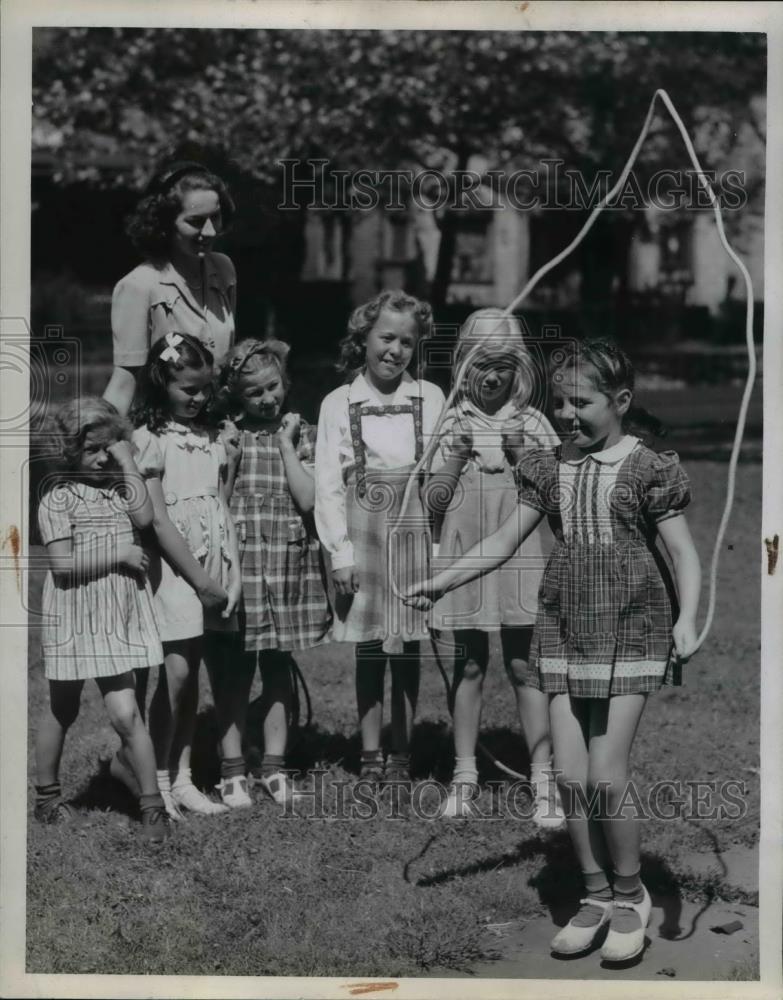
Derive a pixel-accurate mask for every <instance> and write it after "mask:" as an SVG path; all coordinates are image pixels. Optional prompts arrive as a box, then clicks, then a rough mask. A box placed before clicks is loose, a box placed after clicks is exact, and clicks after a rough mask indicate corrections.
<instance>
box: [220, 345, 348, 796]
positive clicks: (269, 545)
mask: <svg viewBox="0 0 783 1000" xmlns="http://www.w3.org/2000/svg"><path fill="white" fill-rule="evenodd" d="M289 350H290V348H289V346H288V344H284V343H282V341H279V340H267V341H259V340H245V341H243V342H242V343H241V344H239V345H238V346H237V347H235V348H234V349H233V350H232V351H231V352H230V353H229V356H228V358H227V360H226V364H225V365H224V366H223V370H222V373H221V383H222V390H221V393H220V401H221V405H222V406H223V407H225V408H226V409H227V411H228V412H229V413H230V414H231V415H232V416H233V417H234V418H235V420H236V426H237V428H238V435H237V436H236V437H235V438H234V440H233V442H231V443H229V444H228V450H229V477H228V492H229V495H230V497H231V515H232V518H233V519H234V523H235V526H236V531H237V536H238V540H239V556H240V562H241V567H242V588H243V599H242V607H241V613H240V626H241V630H242V637H241V642H240V647H241V648H240V651H239V655H238V656H235V657H234V659H235V660H239V661H240V663H241V666H239V665H237V666H236V667H234V666H232V668H231V669H230V670H223V671H220V672H216V674H215V676H214V677H213V688H214V689H216V693H217V691H220V694H219V695H218V696H217V697H216V707H217V710H218V717H219V720H220V728H221V747H222V758H223V759H222V764H221V770H222V781H221V784H220V789H221V796H222V798H223V801H224V802H225V803H227V804H228V805H230V806H235V807H236V806H243V805H250V803H251V800H250V797H249V795H248V793H247V783H246V778H245V761H244V758H243V756H242V734H243V731H244V726H245V718H246V713H247V702H248V697H249V693H250V686H251V683H252V680H253V675H254V674H255V669H256V664H257V663H258V665H259V668H260V671H261V679H262V682H263V694H262V716H263V720H264V721H263V729H264V757H263V761H262V764H261V774H260V784H261V787H262V788H263V789H264V791H265V792H266V793H267V794H268V795H269V796H271V798H273V799H274V800H275V801H276V802H279V803H285V802H287V801H288V800H290V799H292V798H294V797H295V794H296V793H295V791H294V788H293V785H292V783H291V782H290V781H289V780H288V778H287V777H286V774H285V770H284V768H285V752H286V744H287V741H288V718H289V715H290V713H291V708H292V695H293V691H292V687H291V668H292V666H293V659H292V657H291V653H292V651H293V650H297V649H307V648H309V647H311V646H315V645H318V644H319V643H321V642H323V641H324V639H325V638H326V637H327V634H328V632H329V627H330V625H331V617H332V616H331V611H330V608H329V601H328V598H327V596H326V576H325V571H324V565H323V558H322V555H321V547H320V545H319V542H318V537H317V535H316V533H315V524H314V523H313V519H312V510H313V504H314V500H315V485H314V483H313V458H314V450H315V449H314V444H315V428H314V427H311V426H309V425H308V424H306V423H305V422H304V421H303V420H301V419H300V417H299V415H298V414H296V413H289V412H288V411H287V410H286V408H285V398H286V394H287V392H288V388H289V381H288V374H287V370H286V359H287V357H288V353H289ZM237 414H238V415H237Z"/></svg>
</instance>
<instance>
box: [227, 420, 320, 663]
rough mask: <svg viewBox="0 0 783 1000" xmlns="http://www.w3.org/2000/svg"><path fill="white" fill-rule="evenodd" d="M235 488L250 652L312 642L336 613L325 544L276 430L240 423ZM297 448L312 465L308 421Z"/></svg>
mask: <svg viewBox="0 0 783 1000" xmlns="http://www.w3.org/2000/svg"><path fill="white" fill-rule="evenodd" d="M239 433H240V443H239V444H240V449H241V458H240V462H239V467H238V469H237V474H236V479H235V481H234V490H233V493H232V495H231V516H232V518H233V520H234V524H235V526H236V532H237V540H238V543H239V559H240V563H241V565H242V606H241V611H240V627H241V629H242V632H243V638H244V647H245V649H246V650H248V651H249V652H251V651H257V650H264V649H281V650H289V651H291V650H295V649H307V648H309V647H310V646H315V645H317V644H318V643H321V642H323V641H324V640H325V639H327V638H328V634H329V629H330V626H331V624H332V613H331V608H330V606H329V599H328V597H327V582H326V572H325V569H324V561H323V556H322V553H321V544H320V542H319V541H318V535H317V534H316V530H315V523H314V521H313V517H312V514H310V515H307V516H303V514H302V512H301V511H300V510H299V509H298V507H297V506H296V503H295V502H294V498H293V497H292V496H291V491H290V489H289V487H288V480H287V478H286V474H285V467H284V465H283V459H282V457H281V455H280V449H279V448H278V446H277V441H276V439H275V435H274V434H272V433H270V432H268V431H252V430H249V429H247V428H242V427H241V426H240V431H239ZM296 451H297V456H298V457H299V460H300V461H301V462H302V463H303V464H304V465H306V466H307V465H312V463H313V461H314V456H315V428H314V427H312V426H311V425H309V424H307V423H305V422H304V421H302V423H301V425H300V428H299V441H298V444H297V449H296Z"/></svg>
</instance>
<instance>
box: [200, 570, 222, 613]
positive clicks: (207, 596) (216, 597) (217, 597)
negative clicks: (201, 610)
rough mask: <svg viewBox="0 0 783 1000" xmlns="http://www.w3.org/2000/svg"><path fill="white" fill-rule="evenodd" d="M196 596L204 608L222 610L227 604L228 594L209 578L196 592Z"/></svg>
mask: <svg viewBox="0 0 783 1000" xmlns="http://www.w3.org/2000/svg"><path fill="white" fill-rule="evenodd" d="M196 594H197V595H198V599H199V600H200V601H201V603H202V605H203V606H204V607H205V608H216V609H220V610H222V609H223V608H225V607H226V605H227V604H228V594H227V593H226V591H225V590H224V589H223V588H222V587H221V586H220V584H219V583H218V582H217V580H213V579H212V578H211V577H209V578H208V579H207V582H206V583H205V584H203V585H202V586H201V587H199V588H198V589H197V590H196Z"/></svg>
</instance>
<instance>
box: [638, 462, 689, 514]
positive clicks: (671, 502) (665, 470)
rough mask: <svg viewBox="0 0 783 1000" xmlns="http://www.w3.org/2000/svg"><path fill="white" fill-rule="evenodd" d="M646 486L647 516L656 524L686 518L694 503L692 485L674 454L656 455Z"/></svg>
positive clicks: (648, 472)
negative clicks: (680, 516)
mask: <svg viewBox="0 0 783 1000" xmlns="http://www.w3.org/2000/svg"><path fill="white" fill-rule="evenodd" d="M646 482H647V495H646V498H645V512H646V513H647V515H648V516H649V517H651V518H652V520H653V521H655V522H656V523H658V522H659V521H665V520H666V518H669V517H676V516H677V515H678V514H682V512H683V511H684V510H685V508H686V507H687V506H688V504H689V503H690V502H691V490H690V482H689V480H688V477H687V475H686V474H685V472H684V470H683V468H682V466H681V465H680V459H679V456H678V455H677V453H676V452H674V451H663V452H661V453H660V454H658V455H655V454H653V458H652V461H651V462H650V465H649V467H648V470H647V476H646Z"/></svg>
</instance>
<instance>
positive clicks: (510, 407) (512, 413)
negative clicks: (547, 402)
mask: <svg viewBox="0 0 783 1000" xmlns="http://www.w3.org/2000/svg"><path fill="white" fill-rule="evenodd" d="M454 409H455V410H456V411H457V414H458V416H461V417H462V416H464V417H472V418H474V419H476V420H479V421H484V422H486V423H488V424H506V423H508V421H509V419H511V418H513V417H517V416H519V417H521V416H522V414H523V412H524V411H523V410H520V409H519V408H518V407H517V405H516V403H515V402H514V401H513V399H509V400H507V401H506V402H505V403H504V404H503V405H502V406H501V407H500V409H499V410H497V411H496V412H495V413H493V414H489V413H485V412H484V411H483V410H482V409H481V408H480V407H478V406H476V404H475V403H473V402H471V400H469V399H461V400H460V401H459V402H458V403H457V405H456V406H455V407H454Z"/></svg>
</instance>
